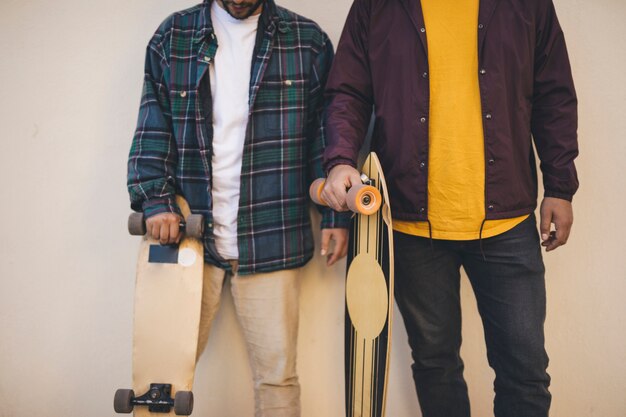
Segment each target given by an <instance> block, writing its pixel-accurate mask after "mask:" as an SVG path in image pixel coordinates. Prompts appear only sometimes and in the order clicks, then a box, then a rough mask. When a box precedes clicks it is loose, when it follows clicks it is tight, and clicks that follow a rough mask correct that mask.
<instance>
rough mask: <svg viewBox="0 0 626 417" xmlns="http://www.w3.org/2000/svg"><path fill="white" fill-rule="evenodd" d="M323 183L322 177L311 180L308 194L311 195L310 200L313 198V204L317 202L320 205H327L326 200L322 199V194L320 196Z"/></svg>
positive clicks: (324, 181)
mask: <svg viewBox="0 0 626 417" xmlns="http://www.w3.org/2000/svg"><path fill="white" fill-rule="evenodd" d="M325 183H326V180H325V179H324V178H318V179H316V180H315V181H313V183H312V184H311V186H310V187H309V196H310V197H311V200H313V202H314V203H315V204H318V205H320V206H326V205H327V204H326V202H325V201H324V200H322V196H321V194H322V190H323V189H324V184H325Z"/></svg>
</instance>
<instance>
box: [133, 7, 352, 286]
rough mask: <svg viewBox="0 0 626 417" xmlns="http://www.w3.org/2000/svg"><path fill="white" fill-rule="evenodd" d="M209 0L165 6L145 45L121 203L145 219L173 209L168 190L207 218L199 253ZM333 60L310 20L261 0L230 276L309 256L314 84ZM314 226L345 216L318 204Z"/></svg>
mask: <svg viewBox="0 0 626 417" xmlns="http://www.w3.org/2000/svg"><path fill="white" fill-rule="evenodd" d="M210 5H211V1H206V2H204V3H202V4H199V5H197V6H195V7H192V8H190V9H187V10H184V11H181V12H178V13H174V14H173V15H171V16H170V17H169V18H168V19H166V20H165V22H164V23H163V24H162V25H161V26H160V27H159V29H158V30H157V32H156V33H155V34H154V36H153V37H152V39H151V40H150V43H149V45H148V48H147V56H146V66H145V79H144V87H143V94H142V99H141V106H140V110H139V119H138V125H137V129H136V132H135V135H134V138H133V143H132V146H131V150H130V156H129V161H128V189H129V193H130V199H131V207H132V208H133V209H134V210H137V211H143V212H144V213H145V215H146V217H150V216H153V215H155V214H158V213H163V212H172V213H180V211H179V208H178V207H177V205H176V203H175V195H176V194H181V195H182V196H183V197H185V199H186V200H187V201H188V202H189V205H190V207H191V210H192V212H194V213H201V214H203V215H204V216H205V219H206V233H205V236H204V247H205V260H206V262H209V263H212V264H214V265H218V266H220V267H222V268H225V269H229V268H230V265H229V264H228V263H227V262H225V260H224V259H222V258H221V257H220V256H219V254H218V253H217V251H216V250H215V240H214V236H213V217H212V212H211V206H212V202H211V157H212V149H211V146H212V139H213V127H212V119H213V118H212V100H211V90H210V80H209V71H208V68H209V65H212V62H213V60H214V58H215V53H216V50H217V48H218V40H217V39H216V37H215V34H214V32H213V27H212V23H211V16H210V10H211V7H210ZM332 58H333V49H332V45H331V43H330V40H329V39H328V37H327V35H326V34H325V33H324V32H323V31H322V30H321V29H320V28H319V26H317V25H316V24H315V23H314V22H312V21H311V20H308V19H306V18H303V17H301V16H298V15H297V14H295V13H292V12H290V11H288V10H286V9H284V8H281V7H278V6H276V5H275V4H274V1H273V0H268V1H267V2H266V3H265V6H264V10H263V12H262V14H261V19H260V20H259V29H258V33H257V41H256V46H255V52H254V56H253V57H252V72H251V80H250V93H249V109H250V110H249V117H248V125H247V130H246V137H245V144H244V150H243V162H242V172H241V185H240V201H239V211H238V217H237V229H238V230H237V234H238V248H239V274H253V273H258V272H271V271H276V270H281V269H289V268H296V267H299V266H302V265H304V264H305V263H306V262H307V261H308V260H309V259H311V257H312V256H313V248H314V244H313V236H312V230H311V221H310V216H309V208H310V204H309V198H308V186H309V184H310V183H311V182H312V181H313V180H314V179H315V178H318V177H321V176H323V175H324V171H323V169H322V153H323V149H324V147H325V137H324V128H323V108H324V101H323V100H324V99H323V90H324V86H325V83H326V79H327V74H328V71H329V69H330V64H331V61H332ZM321 211H322V228H335V227H348V224H349V216H347V215H346V214H339V213H335V212H333V211H332V210H330V209H328V208H322V209H321Z"/></svg>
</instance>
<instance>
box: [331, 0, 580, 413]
mask: <svg viewBox="0 0 626 417" xmlns="http://www.w3.org/2000/svg"><path fill="white" fill-rule="evenodd" d="M327 95H328V99H329V107H328V108H327V132H328V141H329V143H328V146H327V148H326V153H325V168H326V170H327V172H328V181H327V183H326V187H325V189H324V191H323V194H322V197H323V198H324V199H325V200H326V201H327V202H328V203H329V204H330V206H331V207H332V208H334V209H336V210H345V209H346V203H345V195H346V192H345V190H346V188H347V187H350V186H351V185H352V184H355V183H357V182H358V181H360V179H359V173H358V171H357V170H356V166H357V158H358V153H359V150H360V148H361V146H362V145H363V143H364V139H365V136H366V132H367V129H368V125H369V121H370V117H371V114H372V110H373V111H374V117H375V124H374V131H373V137H372V145H371V146H372V150H373V151H375V152H377V153H378V156H379V158H380V160H381V162H382V165H383V170H384V172H385V176H386V180H387V184H388V186H389V192H390V199H391V208H392V214H393V218H394V230H395V238H394V244H395V255H396V265H395V267H396V269H395V270H396V286H395V296H396V301H397V303H398V306H399V308H400V311H401V313H402V316H403V319H404V322H405V325H406V328H407V332H408V335H409V344H410V345H411V349H412V355H413V359H414V364H413V367H412V368H413V376H414V379H415V385H416V389H417V393H418V397H419V400H420V406H421V409H422V414H423V415H424V416H425V417H434V416H442V417H467V416H469V414H470V411H469V410H470V407H469V399H468V395H467V386H466V383H465V381H464V379H463V362H462V360H461V358H460V355H459V351H460V347H461V309H460V302H459V298H460V297H459V286H460V268H461V267H463V268H464V270H465V271H466V273H467V275H468V277H469V279H470V282H471V284H472V287H473V289H474V293H475V295H476V299H477V303H478V309H479V312H480V315H481V318H482V320H483V325H484V329H485V340H486V344H487V355H488V359H489V364H490V366H491V367H492V368H493V369H494V371H495V373H496V380H495V383H494V388H495V392H496V397H495V404H494V409H495V415H496V416H498V417H531V416H532V417H541V416H547V415H548V410H549V407H550V400H551V396H550V393H549V391H548V386H549V383H550V377H549V376H548V374H547V372H546V369H547V366H548V357H547V354H546V352H545V349H544V332H543V323H544V321H545V310H546V300H545V280H544V265H543V260H542V254H541V245H543V246H544V247H546V249H547V250H548V251H551V250H554V249H556V248H558V247H559V246H561V245H563V244H565V243H566V242H567V239H568V236H569V232H570V228H571V225H572V222H573V213H572V206H571V200H572V197H573V195H574V193H575V192H576V190H577V188H578V180H577V175H576V168H575V166H574V159H575V158H576V156H577V155H578V145H577V133H576V132H577V99H576V93H575V90H574V84H573V80H572V75H571V70H570V64H569V59H568V55H567V49H566V46H565V40H564V37H563V33H562V31H561V28H560V26H559V23H558V20H557V17H556V13H555V10H554V6H553V4H552V1H551V0H509V1H502V0H462V1H459V0H421V1H419V0H394V1H392V0H355V2H354V4H353V6H352V9H351V11H350V14H349V16H348V20H347V23H346V26H345V29H344V32H343V35H342V37H341V41H340V43H339V47H338V50H337V55H336V59H335V62H334V64H333V68H332V70H331V75H330V78H329V81H328V84H327ZM533 142H534V145H535V147H536V150H537V154H538V156H539V158H540V161H541V171H542V178H543V184H544V190H545V193H544V199H543V202H542V205H541V210H540V215H541V219H540V235H541V236H539V234H538V233H537V226H536V220H535V217H534V214H533V213H534V210H535V208H536V205H537V192H538V189H537V172H536V168H535V167H536V164H535V153H534V150H533ZM552 225H553V226H554V229H555V230H554V231H551V226H552Z"/></svg>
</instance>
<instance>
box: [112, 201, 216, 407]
mask: <svg viewBox="0 0 626 417" xmlns="http://www.w3.org/2000/svg"><path fill="white" fill-rule="evenodd" d="M176 201H177V203H178V205H179V207H180V209H181V213H182V215H183V217H184V219H185V222H181V227H183V228H184V230H185V235H184V236H183V238H182V239H181V241H180V243H179V244H178V245H168V246H163V245H160V244H159V242H158V241H156V240H154V239H152V238H151V237H149V236H147V235H146V236H144V239H143V241H142V242H141V245H140V249H139V259H138V261H137V278H136V284H135V310H134V330H133V385H132V387H133V388H132V389H119V390H117V392H116V393H115V398H114V409H115V411H116V412H118V413H131V412H133V411H134V415H135V416H136V417H149V416H150V417H153V416H154V417H156V416H164V415H174V414H176V415H190V414H191V412H192V410H193V393H192V392H191V389H192V385H193V379H194V373H195V365H196V350H197V345H198V332H199V324H200V308H201V302H202V279H203V278H202V275H203V266H204V255H203V245H202V242H201V240H200V238H201V236H202V232H203V218H202V216H200V215H192V214H191V212H190V209H189V206H188V204H187V202H186V201H185V200H184V199H183V198H182V197H177V198H176ZM129 231H130V233H131V234H134V235H145V233H146V230H145V223H144V220H143V215H142V214H141V213H134V214H131V216H130V218H129Z"/></svg>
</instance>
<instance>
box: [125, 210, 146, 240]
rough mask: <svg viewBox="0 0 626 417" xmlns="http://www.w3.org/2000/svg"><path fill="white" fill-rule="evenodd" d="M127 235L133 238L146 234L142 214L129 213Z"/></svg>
mask: <svg viewBox="0 0 626 417" xmlns="http://www.w3.org/2000/svg"><path fill="white" fill-rule="evenodd" d="M128 233H130V234H131V235H133V236H143V235H145V234H146V222H145V221H144V218H143V213H131V214H130V216H128Z"/></svg>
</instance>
